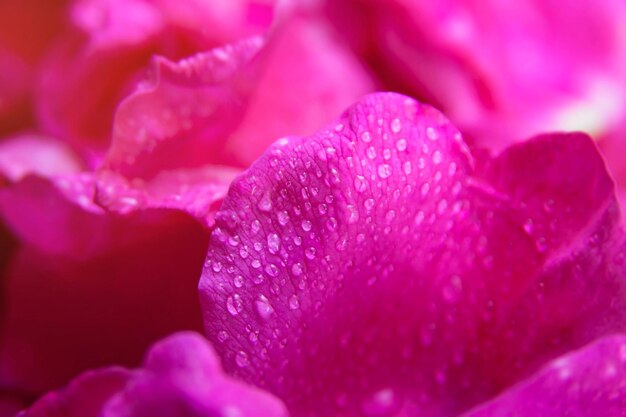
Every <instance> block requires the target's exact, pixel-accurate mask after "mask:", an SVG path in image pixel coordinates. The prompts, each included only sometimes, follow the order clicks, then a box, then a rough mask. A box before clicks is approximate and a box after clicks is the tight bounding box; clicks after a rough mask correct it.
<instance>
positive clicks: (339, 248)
mask: <svg viewBox="0 0 626 417" xmlns="http://www.w3.org/2000/svg"><path fill="white" fill-rule="evenodd" d="M570 145H571V146H572V148H571V149H569V148H568V146H570ZM526 146H528V147H524V146H522V147H520V148H519V149H516V150H511V151H509V152H508V153H505V154H504V155H502V156H501V157H499V158H498V159H495V160H493V161H491V160H489V158H487V161H482V160H480V161H476V160H475V159H474V158H473V157H472V156H471V155H470V153H469V151H468V149H467V147H466V146H465V144H464V143H463V142H462V139H461V136H460V134H459V133H458V131H457V130H456V129H455V128H454V127H453V126H452V125H451V124H450V123H449V122H448V121H447V120H446V119H445V118H444V117H443V116H442V115H441V114H440V113H438V112H437V111H435V110H433V109H432V108H430V107H428V106H423V105H420V104H418V103H416V102H415V101H413V100H411V99H408V98H405V97H402V96H399V95H395V94H391V93H387V94H379V95H372V96H368V97H366V98H365V99H364V100H363V101H361V102H360V103H358V104H357V105H355V106H354V107H352V108H351V109H349V110H348V111H347V112H346V113H344V115H343V116H342V117H341V118H340V119H339V120H338V121H337V123H336V124H334V125H332V126H330V127H328V128H326V129H323V130H321V131H320V132H318V133H317V134H315V135H314V136H312V137H309V138H299V137H290V138H285V139H282V140H279V141H278V142H277V143H276V144H275V145H274V146H272V147H271V148H270V149H269V150H268V151H267V152H266V154H265V155H264V156H263V157H262V158H261V159H260V160H259V161H258V162H256V163H255V164H254V165H253V166H252V167H251V168H250V169H249V170H248V171H246V172H245V173H244V174H243V175H242V176H240V177H239V178H237V179H236V180H235V181H234V182H233V184H232V186H231V189H230V191H229V195H228V197H227V198H226V200H225V202H224V204H223V205H222V208H221V210H220V211H219V212H218V214H217V215H216V228H215V230H214V232H213V234H212V236H211V242H210V245H209V253H208V256H207V263H206V265H205V269H204V272H203V277H202V279H201V281H200V286H199V288H200V294H201V302H202V306H203V311H204V320H205V326H206V329H207V332H208V334H209V336H210V338H211V340H213V341H214V342H215V345H216V347H217V348H218V350H219V352H220V353H221V354H222V357H223V358H224V363H225V366H226V368H227V369H228V370H229V371H232V372H234V373H235V374H236V375H239V376H241V377H243V378H245V379H246V380H248V381H251V382H253V383H255V384H258V385H260V386H262V387H265V388H267V389H268V390H269V391H271V392H273V393H275V394H276V395H278V396H279V397H281V398H282V399H283V400H284V401H285V402H286V403H287V405H288V407H290V410H291V412H292V413H294V414H303V415H315V416H317V415H320V416H321V415H336V414H341V415H345V416H360V415H385V413H386V414H393V413H396V414H397V415H417V414H419V415H432V416H447V415H454V414H455V413H458V412H461V411H463V410H465V409H467V408H468V407H470V406H472V405H474V404H476V403H477V402H479V401H483V400H485V399H487V398H489V397H490V396H491V395H493V394H495V393H496V392H498V391H500V390H501V389H503V388H504V387H505V386H506V385H507V384H510V383H511V382H513V381H514V380H515V378H518V377H519V376H520V374H519V372H520V371H521V370H518V369H515V370H514V371H511V373H507V372H502V373H501V374H499V370H498V368H497V366H501V365H502V364H501V363H499V362H497V360H493V362H492V358H488V357H483V356H482V355H483V352H493V353H494V355H496V359H497V358H499V357H509V356H507V354H509V353H510V352H518V350H516V346H514V345H515V343H516V341H515V339H514V338H512V339H506V335H501V334H500V333H498V331H499V330H502V331H504V330H505V329H507V325H514V324H515V319H517V318H518V317H519V311H525V310H524V308H525V307H526V305H528V300H529V299H536V297H537V296H538V295H541V294H540V293H539V292H538V291H539V290H540V289H541V288H542V285H541V281H540V280H544V281H545V282H548V281H550V280H552V282H553V284H550V285H552V286H554V287H555V288H558V286H561V287H565V288H569V289H570V294H571V295H573V296H572V297H570V298H568V299H567V303H566V304H565V305H563V306H562V307H563V308H562V309H561V310H560V311H558V312H551V310H550V308H551V306H550V304H543V303H537V305H536V307H537V308H538V311H537V312H536V313H535V314H537V315H541V314H544V318H545V320H544V321H545V323H544V322H539V325H537V324H535V326H536V327H532V330H533V332H534V334H539V335H541V337H543V338H544V339H543V340H546V339H549V338H558V337H561V336H563V340H564V342H563V343H560V344H557V345H556V346H552V345H541V346H537V345H535V344H529V345H523V346H529V347H530V348H532V349H531V350H529V351H526V352H524V354H525V355H526V356H525V358H524V361H523V362H522V364H523V365H524V366H526V368H524V369H525V370H527V371H532V370H533V369H534V368H533V366H537V365H538V364H540V362H541V361H545V360H547V359H550V358H553V357H555V356H556V355H558V354H560V353H561V351H562V350H563V349H568V348H573V347H576V346H579V345H580V343H587V342H588V341H589V340H591V339H592V338H595V337H597V336H598V335H602V334H606V333H607V332H612V331H616V330H621V329H624V328H626V323H625V315H624V314H623V312H624V308H623V306H622V304H623V303H622V302H620V301H619V299H620V294H623V292H624V288H623V287H624V286H623V283H622V282H621V280H618V278H619V277H622V276H623V274H624V266H623V263H622V264H619V263H618V262H617V261H615V262H614V261H613V258H611V256H613V255H617V254H619V253H621V252H618V251H619V250H621V248H619V247H615V245H616V242H617V243H619V241H621V239H623V237H621V238H620V236H621V232H619V231H618V230H616V226H615V216H614V213H615V204H614V199H613V198H612V194H611V193H610V190H611V188H612V185H611V181H610V179H609V177H608V176H607V174H606V172H605V170H604V167H603V165H602V164H601V163H600V162H599V161H600V158H599V156H598V153H597V151H596V150H595V148H594V147H593V146H592V145H591V144H590V139H589V138H586V137H578V139H574V140H571V141H570V140H565V139H564V138H563V137H560V136H558V135H557V136H555V137H554V138H553V137H544V138H537V139H535V140H533V141H531V142H530V143H529V144H528V145H526ZM558 149H566V150H567V153H570V154H574V155H576V156H577V157H578V158H579V161H580V163H579V164H578V165H580V167H583V168H584V170H583V169H581V174H580V175H579V174H572V176H571V178H572V179H571V180H569V179H568V178H570V177H569V176H568V175H567V174H566V173H565V172H566V171H568V170H572V169H574V170H575V169H579V167H578V166H576V167H573V166H572V165H569V162H568V161H567V160H563V161H559V164H560V165H559V166H560V168H561V169H562V170H563V171H565V172H564V173H563V175H562V177H561V178H565V180H564V182H563V183H558V182H557V180H558V178H557V177H556V176H553V175H552V174H553V171H552V170H551V169H544V170H537V171H536V172H534V175H537V176H538V179H537V180H531V179H528V178H527V171H524V170H520V172H519V173H517V174H516V171H515V169H518V168H520V167H523V168H529V167H530V166H532V165H533V164H534V163H535V162H532V163H528V164H527V165H526V166H524V165H523V162H524V159H523V158H518V157H517V156H518V155H528V156H532V157H533V158H535V157H537V158H539V161H542V159H541V157H540V156H539V155H542V154H543V153H544V151H545V152H546V156H545V159H544V160H550V158H552V159H553V160H554V161H556V155H557V154H558V153H557V150H558ZM581 150H583V151H584V152H581ZM508 170H510V171H508ZM555 171H556V168H555ZM555 171H554V172H555ZM496 173H499V174H500V175H501V176H497V175H496ZM584 173H586V175H587V177H584V178H582V177H583V175H582V174H584ZM490 175H493V176H496V177H497V179H498V181H496V180H495V179H493V178H491V177H490ZM516 175H518V176H516ZM541 177H543V178H544V180H545V184H547V185H548V186H547V187H545V188H543V189H542V188H538V184H541V183H542V181H541V180H540V179H539V178H541ZM524 178H526V180H524ZM568 181H572V182H573V181H578V182H577V185H578V186H579V187H580V189H581V190H582V191H581V195H580V196H577V195H575V193H572V187H573V186H571V184H570V186H569V188H568V187H565V188H564V189H561V186H562V185H568ZM491 182H493V183H491ZM524 193H526V194H524ZM522 196H524V197H525V198H527V199H528V205H524V204H522V202H520V198H521V197H522ZM542 199H545V201H546V202H547V201H549V200H550V199H551V200H552V203H550V204H548V205H549V206H550V207H549V208H554V212H552V214H550V212H549V211H548V213H544V210H543V207H542V206H540V205H539V202H540V201H541V200H542ZM568 205H572V206H573V207H572V210H571V211H568V210H567V209H566V207H567V206H568ZM580 205H583V206H585V207H582V208H581V207H579V206H580ZM539 207H540V208H541V209H539ZM557 210H559V211H557ZM529 216H534V217H533V219H534V221H535V222H536V224H535V227H536V230H538V231H542V233H543V232H546V233H547V232H548V231H551V229H550V228H549V225H550V224H551V223H554V222H555V220H556V219H557V217H558V222H557V223H556V226H557V227H556V229H555V231H559V233H561V234H562V236H563V237H576V239H577V240H578V241H579V242H586V241H587V240H586V239H594V237H593V236H594V235H595V234H596V233H602V237H601V238H595V239H596V241H597V243H596V244H594V245H591V247H592V248H594V250H595V251H596V252H595V253H596V255H602V256H604V257H606V258H601V259H607V258H608V259H611V261H610V262H607V263H604V265H605V269H602V268H601V267H600V266H599V265H601V264H602V262H603V261H602V260H599V261H597V262H595V261H593V260H592V259H590V257H589V256H585V254H584V253H583V252H582V251H581V250H580V248H581V247H582V245H580V246H579V245H577V244H571V245H570V244H566V242H565V241H564V240H561V239H559V235H558V234H556V233H555V234H553V235H550V234H546V241H545V247H541V246H540V245H538V241H537V237H536V236H535V235H534V234H532V233H531V232H530V231H529V230H528V227H527V226H526V221H527V219H528V217H529ZM599 219H600V220H599ZM609 237H610V238H609ZM568 255H571V256H572V258H567V256H568ZM562 257H565V258H566V259H562ZM568 268H569V269H568ZM572 268H579V269H580V273H579V275H578V276H576V277H577V278H576V279H572V278H570V277H571V275H570V274H567V272H568V271H571V269H572ZM598 268H600V269H598ZM598 271H602V274H601V275H597V276H596V275H595V272H598ZM591 278H594V279H593V280H592V279H591ZM568 279H569V282H568ZM596 279H597V280H596ZM605 283H611V285H615V286H611V287H610V288H612V293H608V291H609V290H606V291H607V293H608V294H607V293H604V292H603V291H605V290H604V289H602V286H603V285H604V284H605ZM538 289H539V290H538ZM582 289H588V290H594V291H595V292H596V293H602V294H603V295H604V297H597V296H593V297H591V298H590V299H589V300H587V301H586V303H585V304H583V311H594V312H595V313H597V314H594V315H593V316H592V319H591V320H589V321H588V322H585V323H582V324H581V323H579V326H580V330H579V333H578V335H577V337H576V338H572V339H568V338H567V337H565V336H567V332H568V331H570V329H571V326H570V325H571V322H572V318H573V317H576V315H577V313H578V310H577V309H578V308H579V307H580V304H576V302H578V301H580V297H579V295H580V292H581V290H582ZM517 309H519V311H517ZM600 312H602V313H603V314H600ZM557 313H558V314H557ZM521 317H522V318H526V317H529V318H530V317H534V316H532V315H530V314H529V315H528V316H524V315H522V316H521ZM529 322H530V320H529ZM546 323H547V324H546ZM602 324H606V326H605V327H603V325H602ZM542 326H543V327H542ZM499 338H500V339H499ZM504 339H506V340H507V341H508V344H505V343H500V344H497V343H493V342H494V341H503V340H504ZM492 344H494V345H495V346H496V347H494V346H492Z"/></svg>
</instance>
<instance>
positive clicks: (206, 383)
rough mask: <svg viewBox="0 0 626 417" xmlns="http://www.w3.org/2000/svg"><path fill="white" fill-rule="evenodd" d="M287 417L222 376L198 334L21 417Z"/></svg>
mask: <svg viewBox="0 0 626 417" xmlns="http://www.w3.org/2000/svg"><path fill="white" fill-rule="evenodd" d="M216 415H220V416H239V417H286V416H287V412H286V410H285V407H284V406H283V405H282V404H281V402H280V401H279V400H278V399H276V398H274V397H272V396H271V395H270V394H268V393H265V392H263V391H261V390H259V389H256V388H253V387H250V386H247V385H245V384H244V383H242V382H239V381H237V380H234V379H232V378H230V377H228V376H225V375H223V373H222V369H221V366H220V364H219V361H218V359H217V357H216V355H215V353H214V352H213V349H212V348H211V347H210V345H209V344H208V343H207V342H206V340H204V339H203V338H202V337H201V336H199V335H198V334H195V333H191V332H190V333H178V334H175V335H173V336H170V337H168V338H166V339H164V340H162V341H160V342H159V343H157V344H156V345H155V346H154V347H153V348H152V349H151V350H150V352H149V353H148V354H147V357H146V359H145V362H144V366H143V367H142V368H141V369H138V370H136V371H126V370H124V369H118V368H110V369H103V370H98V371H91V372H87V373H85V374H83V375H81V376H79V377H78V378H76V379H75V380H73V381H72V382H71V383H70V384H69V386H68V387H66V388H64V389H62V390H59V391H57V392H53V393H50V394H48V395H46V396H44V397H43V398H42V399H40V400H39V401H37V402H36V403H35V404H34V405H33V406H32V407H31V408H29V409H28V410H26V411H24V412H22V413H20V414H18V416H19V417H91V416H93V417H96V416H103V417H125V416H128V417H130V416H133V417H140V416H150V417H158V416H163V417H165V416H168V417H177V416H180V417H183V416H185V417H190V416H197V417H213V416H216Z"/></svg>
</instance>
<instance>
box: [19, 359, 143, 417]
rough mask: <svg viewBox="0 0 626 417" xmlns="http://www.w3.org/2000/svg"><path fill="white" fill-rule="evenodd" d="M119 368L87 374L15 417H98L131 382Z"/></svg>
mask: <svg viewBox="0 0 626 417" xmlns="http://www.w3.org/2000/svg"><path fill="white" fill-rule="evenodd" d="M131 376H132V373H131V372H129V371H127V370H125V369H122V368H108V369H102V370H98V371H89V372H85V373H84V374H82V375H80V376H79V377H77V378H76V379H74V380H73V381H72V382H70V384H69V385H68V386H67V387H65V388H63V389H62V390H59V391H57V392H51V393H49V394H47V395H45V396H43V397H42V398H41V399H39V400H37V402H36V403H35V404H33V405H32V406H31V407H30V408H29V409H28V410H26V411H23V412H21V413H18V414H17V416H16V417H18V416H19V417H98V416H100V415H101V414H100V411H101V409H102V407H103V406H104V404H106V402H107V401H109V400H110V399H111V397H112V396H113V395H115V394H116V393H117V392H119V390H121V389H122V388H123V387H124V385H126V383H127V382H128V381H129V380H130V379H131Z"/></svg>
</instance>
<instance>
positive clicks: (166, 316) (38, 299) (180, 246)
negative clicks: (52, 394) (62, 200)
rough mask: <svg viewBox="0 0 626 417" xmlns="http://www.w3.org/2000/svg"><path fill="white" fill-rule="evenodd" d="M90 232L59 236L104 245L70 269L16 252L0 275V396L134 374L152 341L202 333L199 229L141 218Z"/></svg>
mask: <svg viewBox="0 0 626 417" xmlns="http://www.w3.org/2000/svg"><path fill="white" fill-rule="evenodd" d="M37 220H38V218H36V217H34V218H33V219H32V221H33V222H35V221H37ZM90 224H91V223H87V224H86V225H77V226H76V227H78V228H80V227H82V228H83V229H82V230H75V229H72V228H71V227H70V228H69V229H68V230H65V233H67V234H70V233H74V234H79V233H85V234H87V233H94V236H93V238H92V239H93V240H94V241H98V239H101V240H103V239H104V238H103V236H102V235H103V234H104V235H108V237H111V238H113V239H112V241H111V242H109V243H108V244H104V243H103V242H100V243H101V245H100V246H98V247H97V250H95V251H94V252H93V253H90V254H88V255H85V256H83V257H81V258H78V259H77V258H75V257H72V256H71V255H73V254H72V253H71V252H70V253H69V254H65V255H63V256H61V255H59V254H54V253H53V254H49V253H45V252H42V251H41V250H37V249H34V248H32V247H22V248H21V249H20V250H19V251H17V253H16V254H15V255H14V256H13V258H12V261H11V263H10V264H9V265H8V267H7V268H6V269H7V271H6V273H5V274H4V277H3V285H4V288H3V296H4V297H5V300H7V303H6V304H5V305H4V311H3V316H2V326H1V328H0V330H1V333H0V339H1V341H2V342H1V343H0V384H1V385H2V386H6V387H12V388H13V389H15V390H19V391H23V392H26V393H31V394H32V393H35V394H36V393H40V392H42V391H43V390H49V389H51V388H54V387H57V386H59V385H61V384H64V383H66V382H67V381H68V380H69V378H71V377H73V376H75V375H76V374H77V373H79V372H82V371H84V370H85V369H89V368H93V367H101V366H106V365H110V364H122V365H126V366H137V365H138V364H139V361H140V359H141V356H142V355H143V353H144V352H145V350H146V348H147V347H148V346H149V345H150V344H151V343H152V342H154V341H155V340H157V339H159V338H161V337H163V336H165V335H167V334H169V333H171V332H174V331H177V330H185V329H192V330H197V329H200V328H201V319H200V313H199V306H198V301H197V293H196V288H197V282H198V276H199V275H200V271H201V266H202V262H203V256H204V255H205V254H206V243H207V237H208V236H207V233H206V230H205V229H204V228H203V227H202V226H201V225H200V224H198V222H196V221H195V220H193V219H191V218H189V216H187V215H184V214H182V213H173V212H165V211H163V210H161V211H158V210H152V211H149V210H145V211H141V212H137V213H133V214H131V215H128V216H126V217H124V218H123V219H118V220H117V221H114V222H112V223H109V224H106V226H103V228H102V229H101V230H97V229H96V230H94V229H93V228H92V229H88V228H87V226H89V225H90ZM46 232H47V231H46V229H45V228H42V229H41V230H40V233H42V234H45V233H46ZM61 232H62V230H61ZM48 236H49V235H48Z"/></svg>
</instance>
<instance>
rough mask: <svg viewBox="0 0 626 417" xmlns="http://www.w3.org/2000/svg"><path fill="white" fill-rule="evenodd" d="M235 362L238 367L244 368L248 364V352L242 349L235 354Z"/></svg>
mask: <svg viewBox="0 0 626 417" xmlns="http://www.w3.org/2000/svg"><path fill="white" fill-rule="evenodd" d="M235 362H236V363H237V366H238V367H240V368H245V367H246V366H248V365H250V360H249V359H248V354H247V353H246V352H243V351H239V352H238V353H237V355H236V356H235Z"/></svg>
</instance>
